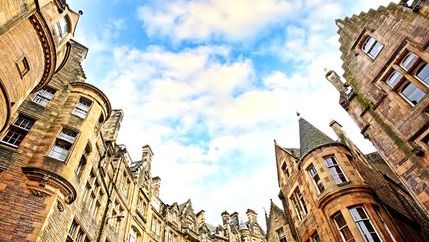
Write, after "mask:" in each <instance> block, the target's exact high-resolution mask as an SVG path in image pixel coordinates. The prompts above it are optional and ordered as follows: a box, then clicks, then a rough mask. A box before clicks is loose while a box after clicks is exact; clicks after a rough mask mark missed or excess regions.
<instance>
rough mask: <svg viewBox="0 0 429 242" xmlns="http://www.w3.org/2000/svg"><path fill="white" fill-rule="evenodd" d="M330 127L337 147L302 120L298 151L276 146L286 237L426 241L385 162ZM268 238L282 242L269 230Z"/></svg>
mask: <svg viewBox="0 0 429 242" xmlns="http://www.w3.org/2000/svg"><path fill="white" fill-rule="evenodd" d="M331 126H332V128H333V129H334V131H335V132H336V134H337V135H338V137H339V138H340V140H339V141H334V140H332V139H331V138H330V137H328V136H327V135H326V134H324V133H322V132H321V131H320V130H318V129H317V128H316V127H314V126H313V125H312V124H310V123H309V122H307V121H306V120H305V119H303V118H300V119H299V133H300V147H299V148H284V147H281V146H279V145H278V144H277V143H275V155H276V164H277V173H278V182H279V186H280V195H279V197H280V199H281V200H282V203H283V207H284V211H285V216H284V220H285V221H286V225H285V226H286V227H284V228H283V229H284V230H283V231H284V233H286V232H287V233H288V234H289V233H290V234H291V235H292V237H293V238H294V239H295V240H296V241H303V242H304V241H312V242H318V241H422V242H423V241H425V240H424V238H428V235H429V233H428V228H429V226H428V225H429V223H427V220H425V216H423V213H422V212H421V211H420V210H419V209H418V207H416V206H414V205H413V204H412V203H410V202H409V200H410V199H411V196H410V195H409V194H408V193H407V192H406V190H405V189H404V188H403V187H402V186H401V184H400V182H399V180H398V178H397V176H395V174H394V173H393V172H392V171H391V170H390V169H389V167H388V166H387V165H386V164H385V162H384V160H383V159H382V158H381V157H380V156H379V155H378V153H372V154H368V155H364V154H363V153H362V152H361V151H360V150H359V149H358V148H357V147H356V145H354V144H353V143H352V142H351V141H350V139H349V138H348V137H347V135H346V134H345V133H344V132H343V130H342V129H341V125H340V124H338V123H337V122H335V121H333V122H332V123H331ZM270 223H273V221H270ZM289 231H290V232H289ZM268 234H269V237H268V238H269V239H271V241H277V240H279V241H282V240H281V237H280V236H277V237H276V236H273V234H275V232H274V231H273V229H272V228H271V227H268ZM279 234H280V233H279ZM273 238H274V239H273ZM283 241H284V240H283Z"/></svg>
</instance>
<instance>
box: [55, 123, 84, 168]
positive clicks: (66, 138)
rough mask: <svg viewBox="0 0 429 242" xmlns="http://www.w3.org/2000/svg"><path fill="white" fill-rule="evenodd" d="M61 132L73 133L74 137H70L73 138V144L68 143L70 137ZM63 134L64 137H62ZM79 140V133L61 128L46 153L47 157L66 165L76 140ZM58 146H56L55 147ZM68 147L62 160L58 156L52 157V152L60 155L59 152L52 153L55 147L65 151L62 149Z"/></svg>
mask: <svg viewBox="0 0 429 242" xmlns="http://www.w3.org/2000/svg"><path fill="white" fill-rule="evenodd" d="M63 131H67V132H70V133H75V136H74V137H72V138H73V142H70V141H71V140H70V139H69V137H71V136H70V135H67V134H66V133H65V132H63ZM63 134H65V135H63ZM78 138H79V132H78V131H76V130H75V129H72V128H68V127H62V129H61V130H60V132H59V133H58V135H57V138H56V139H55V141H54V142H53V144H52V147H51V149H50V151H49V153H48V156H49V157H50V158H52V159H56V160H59V161H61V162H63V163H64V164H67V161H68V158H69V157H70V153H72V151H73V148H74V145H75V144H76V142H77V140H78ZM57 144H58V145H57ZM60 145H62V146H63V147H60ZM66 145H68V146H69V147H68V150H67V154H66V155H65V156H64V159H63V160H62V159H61V158H60V157H58V156H54V155H53V152H55V153H57V154H60V152H57V151H54V149H55V147H58V148H60V149H62V150H66V149H64V146H66Z"/></svg>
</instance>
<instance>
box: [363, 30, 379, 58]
mask: <svg viewBox="0 0 429 242" xmlns="http://www.w3.org/2000/svg"><path fill="white" fill-rule="evenodd" d="M370 40H373V43H372V44H371V46H370V47H369V49H368V50H365V49H366V48H365V47H366V46H367V44H368V43H369V42H370ZM377 44H378V45H380V46H381V48H380V49H379V50H378V51H377V53H376V54H375V55H374V56H373V55H372V54H371V52H372V50H374V48H375V46H376V45H377ZM383 48H384V45H383V44H382V43H381V42H380V41H378V40H377V39H376V38H374V37H373V36H371V35H367V36H366V37H365V38H364V40H363V41H362V45H361V48H360V49H361V50H362V52H363V53H365V54H366V55H367V56H369V57H370V58H371V59H372V60H375V59H376V58H377V56H378V55H379V54H380V53H381V51H382V50H383Z"/></svg>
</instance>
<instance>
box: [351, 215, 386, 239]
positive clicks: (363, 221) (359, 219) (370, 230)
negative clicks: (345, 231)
mask: <svg viewBox="0 0 429 242" xmlns="http://www.w3.org/2000/svg"><path fill="white" fill-rule="evenodd" d="M349 211H350V213H351V215H352V217H353V220H354V221H355V222H356V224H357V226H358V228H359V231H360V233H361V234H362V236H363V238H364V240H365V241H366V242H378V241H381V240H380V238H379V236H378V234H377V232H376V231H375V228H374V226H373V225H372V223H371V220H370V219H369V218H368V215H367V214H366V212H365V209H364V208H363V207H355V208H350V209H349Z"/></svg>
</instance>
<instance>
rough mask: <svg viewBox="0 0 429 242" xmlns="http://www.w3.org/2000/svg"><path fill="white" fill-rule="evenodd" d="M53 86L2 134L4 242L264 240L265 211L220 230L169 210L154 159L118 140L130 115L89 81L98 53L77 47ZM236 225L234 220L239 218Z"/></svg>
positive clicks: (0, 218)
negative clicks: (89, 66) (134, 153)
mask: <svg viewBox="0 0 429 242" xmlns="http://www.w3.org/2000/svg"><path fill="white" fill-rule="evenodd" d="M68 46H69V47H68V49H69V50H68V51H69V53H68V54H67V55H68V57H67V60H66V61H65V62H64V63H63V66H62V67H61V69H60V70H59V71H58V72H57V73H55V74H54V75H53V77H52V79H51V80H50V82H49V83H48V84H46V85H44V86H43V87H42V88H41V89H40V90H39V91H37V92H35V93H33V94H30V95H29V96H28V97H27V98H26V99H24V100H23V102H22V104H21V105H20V106H19V107H18V108H17V110H16V112H14V113H13V114H12V116H11V124H10V125H9V126H8V127H7V128H6V130H5V132H4V134H3V135H2V136H0V241H46V242H72V241H73V242H89V241H97V242H99V241H101V242H122V241H127V242H161V241H163V242H167V241H168V242H199V241H201V242H239V241H247V242H264V241H265V234H264V232H263V231H262V229H261V227H260V226H259V224H258V223H257V220H256V213H255V212H254V211H253V210H250V209H249V210H248V212H247V215H248V218H249V219H248V221H247V222H242V221H239V220H238V214H237V213H234V214H235V215H236V216H235V215H233V216H231V222H229V223H228V222H226V221H228V220H225V219H226V216H225V214H222V218H223V220H224V223H223V224H222V225H219V226H217V227H216V226H212V225H210V224H208V223H206V221H205V212H204V211H199V212H195V211H194V209H193V208H192V203H191V200H188V201H186V202H185V203H183V204H178V203H173V204H172V205H168V204H165V203H164V202H163V201H162V200H161V199H160V197H159V192H160V187H161V179H160V178H159V177H156V176H153V175H152V174H151V166H152V158H153V156H154V153H153V151H152V149H151V148H150V146H148V145H145V146H143V147H142V156H141V159H140V160H138V161H133V160H132V159H131V157H130V155H129V153H128V152H127V148H126V146H125V145H121V144H118V143H117V141H116V138H117V136H118V132H119V129H120V126H121V121H122V118H123V115H124V114H123V112H122V110H117V109H112V107H111V104H110V102H109V99H108V98H107V97H106V95H105V94H104V93H103V92H102V91H101V90H99V89H98V88H97V87H95V86H93V85H91V84H89V83H87V82H86V77H85V73H84V71H83V69H82V61H83V60H84V59H85V57H86V55H87V52H88V49H87V48H86V47H84V46H82V45H81V44H79V43H77V42H75V41H73V40H71V41H69V44H68ZM232 218H233V219H232Z"/></svg>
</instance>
